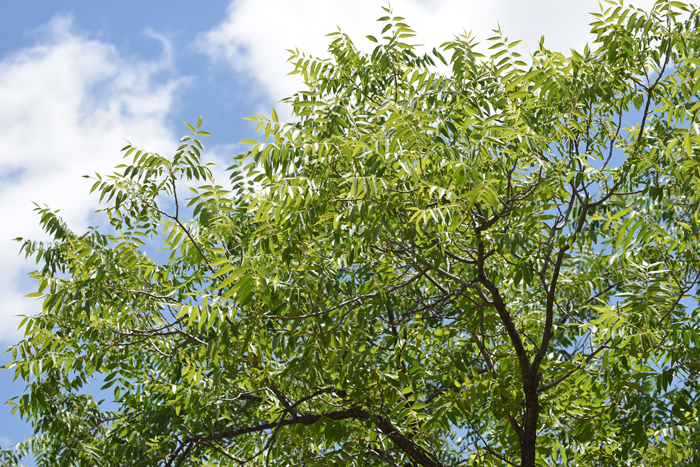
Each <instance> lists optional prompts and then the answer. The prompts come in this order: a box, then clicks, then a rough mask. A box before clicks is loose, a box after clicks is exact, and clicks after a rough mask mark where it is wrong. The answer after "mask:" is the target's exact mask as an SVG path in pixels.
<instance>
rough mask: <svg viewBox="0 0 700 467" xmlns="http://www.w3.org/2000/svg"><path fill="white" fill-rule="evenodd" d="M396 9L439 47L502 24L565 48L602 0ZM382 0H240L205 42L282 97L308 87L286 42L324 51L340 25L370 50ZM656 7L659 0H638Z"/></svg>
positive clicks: (507, 30)
mask: <svg viewBox="0 0 700 467" xmlns="http://www.w3.org/2000/svg"><path fill="white" fill-rule="evenodd" d="M391 3H392V6H393V9H394V12H395V14H397V15H401V16H404V17H406V19H407V23H408V24H409V25H410V26H412V27H413V28H414V29H415V30H416V31H417V32H418V36H417V37H415V38H414V40H415V42H416V43H422V44H425V45H427V46H429V49H430V50H432V47H435V46H439V45H440V44H442V43H443V42H445V41H447V40H450V39H452V38H453V37H454V35H455V34H461V33H462V32H463V31H464V30H466V31H472V32H473V33H474V34H475V35H476V37H477V39H478V40H479V41H482V42H483V41H485V39H487V38H488V37H491V36H493V32H492V29H495V28H497V27H498V25H499V24H500V26H501V29H502V31H503V33H504V34H505V35H506V36H507V37H509V38H510V39H511V40H513V41H514V40H519V39H522V40H523V43H522V44H520V46H519V50H520V51H521V53H522V54H523V55H528V54H529V52H530V51H532V50H534V49H535V48H536V46H537V44H538V42H539V40H540V37H541V36H543V35H544V36H545V43H546V45H547V46H548V47H550V48H552V49H556V50H561V51H568V49H569V48H575V49H582V48H583V46H584V45H585V44H586V42H587V41H589V40H590V39H591V38H590V37H589V35H588V32H589V29H590V27H589V26H588V24H589V23H590V22H591V21H592V17H591V16H590V15H589V14H588V13H589V12H592V11H593V12H597V11H599V9H600V7H599V3H598V1H597V0H576V1H574V0H568V1H567V0H564V1H562V0H522V1H517V2H515V1H512V0H491V1H488V2H486V1H483V0H427V1H426V0H394V1H392V2H391ZM386 4H387V2H380V1H377V0H355V1H353V2H347V1H342V0H303V1H295V2H290V1H288V0H235V1H232V2H231V4H230V5H229V8H228V11H227V14H226V17H225V18H224V20H223V21H222V22H221V23H220V24H219V25H217V26H216V27H214V28H213V29H212V30H210V31H208V32H206V33H205V34H202V35H201V36H200V37H199V39H198V41H197V44H198V47H199V49H200V50H201V51H202V52H204V53H206V54H207V55H209V56H210V57H211V58H212V59H213V60H215V61H217V62H223V63H226V64H228V65H229V66H231V67H232V68H233V69H234V70H236V71H237V72H239V73H247V74H249V75H250V76H251V77H252V78H254V79H256V80H257V81H258V82H259V83H260V84H262V87H263V91H264V92H263V95H264V96H265V97H267V98H268V99H271V100H273V101H277V100H279V99H281V98H283V97H287V96H289V95H291V94H293V93H294V92H295V91H297V90H298V89H299V88H300V87H301V81H300V79H299V77H298V75H295V76H287V73H289V72H290V71H291V67H290V65H289V64H288V63H287V62H286V60H287V58H288V57H289V54H288V52H286V51H285V49H293V48H295V47H298V48H299V50H300V51H303V52H305V53H307V54H312V55H316V56H321V55H323V54H324V52H325V50H326V47H327V45H328V43H329V39H328V38H326V37H324V36H325V34H327V33H330V32H333V30H334V25H338V26H339V27H340V28H341V29H342V30H343V31H344V32H346V33H348V34H350V36H351V37H352V38H353V40H354V42H355V45H356V46H357V47H359V48H360V49H362V50H365V51H369V50H371V49H372V48H373V47H374V44H373V43H372V42H370V41H369V40H367V39H365V36H366V35H367V34H374V35H378V33H379V32H380V27H381V26H379V25H378V24H377V23H376V22H375V20H376V18H378V17H379V16H381V15H382V14H383V11H382V10H381V8H380V7H381V6H382V5H386ZM634 4H635V5H636V6H639V7H646V8H649V7H650V6H651V5H652V4H653V1H652V0H641V1H637V2H634Z"/></svg>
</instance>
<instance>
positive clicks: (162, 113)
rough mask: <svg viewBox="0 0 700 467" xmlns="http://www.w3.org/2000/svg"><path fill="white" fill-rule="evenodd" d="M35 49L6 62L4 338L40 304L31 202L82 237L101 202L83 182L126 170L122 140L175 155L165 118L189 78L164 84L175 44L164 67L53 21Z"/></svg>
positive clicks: (0, 216)
mask: <svg viewBox="0 0 700 467" xmlns="http://www.w3.org/2000/svg"><path fill="white" fill-rule="evenodd" d="M42 32H43V34H42V35H41V36H42V39H41V40H40V41H39V43H37V45H35V46H33V47H30V48H26V49H23V50H20V51H17V52H15V53H13V54H12V55H9V56H7V57H5V58H3V59H2V60H1V61H0V296H1V297H2V302H1V303H0V340H1V341H5V342H11V341H14V340H16V339H18V337H20V334H19V333H18V332H17V331H15V329H16V328H17V325H18V324H19V319H17V318H15V317H14V315H17V314H31V313H35V312H36V311H38V310H39V304H38V303H37V302H33V301H32V300H30V299H25V298H22V295H23V293H26V290H22V289H26V280H25V279H24V275H25V274H26V272H28V271H29V270H31V269H32V264H29V262H28V261H25V260H24V259H23V257H20V256H19V255H18V250H19V244H18V243H16V242H11V241H10V239H12V238H14V237H18V236H22V237H25V238H32V239H38V240H41V239H43V238H44V236H43V235H42V233H41V231H40V229H39V227H38V225H39V224H38V220H39V219H38V217H37V216H36V214H35V213H34V212H33V210H32V208H33V205H32V201H35V202H37V203H46V204H48V205H49V207H51V208H52V209H60V210H61V214H62V215H63V216H64V218H65V219H66V220H67V221H68V223H69V225H70V226H71V227H72V228H74V229H76V230H77V231H82V230H83V229H85V228H86V227H87V225H88V223H89V222H90V217H91V214H92V212H93V211H94V210H95V209H96V208H97V201H98V198H97V197H96V196H89V195H88V192H89V189H90V186H91V184H92V181H90V180H86V179H83V178H81V175H85V174H93V173H94V172H100V173H109V172H111V171H112V169H113V167H114V166H115V165H117V164H119V163H121V161H122V159H121V155H120V152H119V150H120V149H121V148H122V147H123V146H124V144H125V143H124V141H123V140H122V138H129V140H130V141H132V142H133V143H134V144H136V145H138V146H139V147H142V148H144V149H148V150H152V151H158V152H159V153H168V152H170V151H172V149H173V148H174V147H175V145H176V142H177V138H176V137H175V136H174V135H173V134H171V132H170V131H169V130H168V127H167V125H166V122H165V118H166V116H167V115H168V113H169V111H170V110H171V108H172V105H173V99H174V94H175V92H176V91H177V90H178V88H181V87H182V86H183V85H184V84H185V82H186V80H184V79H164V78H161V77H160V76H159V74H163V73H166V72H167V71H168V70H169V67H170V64H169V62H170V57H171V55H172V52H171V49H170V44H169V43H168V41H167V40H166V39H164V38H163V37H161V36H158V35H157V34H155V33H149V34H150V35H151V36H152V37H154V38H155V39H157V40H159V41H160V42H161V43H162V44H163V47H164V52H163V55H162V58H161V59H160V60H157V61H139V60H136V59H132V58H128V57H124V56H122V55H120V54H119V52H118V51H117V50H116V49H115V48H114V47H113V46H111V45H109V44H107V43H104V42H100V41H98V40H93V39H90V38H87V37H84V36H82V35H80V34H77V33H75V32H74V31H73V30H72V25H71V19H70V18H69V17H66V16H57V17H55V18H54V19H53V20H52V21H51V22H50V23H49V24H48V25H47V26H45V28H44V30H43V31H42Z"/></svg>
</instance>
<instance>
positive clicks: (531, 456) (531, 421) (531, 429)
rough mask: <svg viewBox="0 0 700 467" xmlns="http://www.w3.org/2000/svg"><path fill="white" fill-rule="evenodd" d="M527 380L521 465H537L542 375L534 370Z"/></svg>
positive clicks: (521, 441)
mask: <svg viewBox="0 0 700 467" xmlns="http://www.w3.org/2000/svg"><path fill="white" fill-rule="evenodd" d="M534 373H535V374H534V375H531V376H530V378H527V379H528V380H527V381H523V389H524V390H525V424H524V425H523V434H522V438H521V439H520V456H521V457H520V459H521V460H520V467H535V457H536V454H537V449H536V448H537V446H536V444H537V419H538V418H539V415H540V403H539V397H538V395H537V385H538V384H539V379H540V375H539V374H537V372H534Z"/></svg>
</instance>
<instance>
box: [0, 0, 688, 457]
mask: <svg viewBox="0 0 700 467" xmlns="http://www.w3.org/2000/svg"><path fill="white" fill-rule="evenodd" d="M605 8H606V9H604V10H603V11H602V12H601V13H599V14H596V15H594V16H595V21H594V23H593V24H592V28H593V29H592V32H593V34H594V35H595V42H594V45H595V48H594V49H589V48H588V47H586V48H585V49H584V50H583V52H576V51H572V52H571V55H570V56H566V55H563V54H561V53H557V52H553V51H550V50H548V49H547V48H545V47H544V45H543V44H540V46H539V48H538V50H536V51H535V52H534V53H533V54H532V56H531V58H530V59H529V60H528V61H527V62H526V61H523V60H522V58H521V57H520V55H519V54H518V53H517V52H516V51H515V46H516V45H517V43H516V42H508V40H507V39H505V38H504V37H503V35H502V34H501V31H500V30H497V31H496V36H494V37H492V38H491V39H489V44H490V47H489V49H488V50H489V51H490V53H492V55H490V56H488V57H485V56H483V55H481V54H479V53H477V51H476V50H475V47H476V43H475V42H474V39H473V38H472V37H470V36H468V35H465V36H457V37H455V39H454V40H453V41H450V42H447V43H445V44H443V45H442V46H441V47H440V50H438V49H437V48H436V49H433V51H432V53H431V54H428V55H418V54H417V53H416V51H415V49H414V47H413V46H412V45H410V44H409V43H407V42H405V41H406V40H407V39H408V38H410V37H411V36H413V34H414V32H413V31H412V30H411V29H410V27H409V26H408V25H406V23H404V21H405V20H404V19H403V18H400V17H397V16H394V14H393V12H392V11H391V10H389V9H385V10H386V12H387V16H384V17H382V18H380V22H381V24H382V27H383V29H382V31H381V33H380V36H381V37H374V36H368V38H369V40H371V41H373V42H376V43H377V46H376V48H375V49H374V51H373V52H372V53H371V54H365V53H363V52H360V51H358V50H357V49H356V48H355V46H354V45H353V43H352V41H351V40H350V38H349V37H347V36H346V35H344V34H343V33H341V32H337V33H334V34H332V36H333V39H332V41H333V42H332V43H331V45H330V47H329V52H330V58H329V59H318V58H312V57H307V56H305V55H303V54H300V53H299V52H297V51H294V52H292V58H291V62H292V63H293V65H294V73H297V74H299V75H300V76H301V77H302V78H303V80H304V82H305V83H306V90H304V91H301V92H299V93H297V94H295V95H294V96H292V97H291V98H289V99H287V100H286V102H288V103H289V104H290V105H292V107H293V109H294V115H295V117H296V119H295V123H288V124H285V123H281V122H279V119H278V118H277V114H276V113H275V111H274V110H273V111H272V116H271V118H270V119H268V118H266V117H263V116H256V117H251V118H249V120H252V121H255V122H257V124H258V126H257V130H261V131H264V137H263V138H262V140H260V141H258V140H252V139H250V140H246V141H243V143H245V144H250V145H251V146H252V149H251V150H250V151H249V152H247V153H246V154H242V155H241V156H238V157H236V158H235V163H234V165H233V166H231V167H230V168H229V170H230V173H231V178H230V185H229V187H228V188H224V187H223V186H221V185H217V184H216V182H215V181H214V180H213V178H212V175H211V172H210V170H209V169H208V168H207V167H206V166H204V165H202V164H201V162H200V154H201V151H202V150H203V145H202V143H201V142H200V141H199V140H197V139H195V138H196V137H197V136H205V135H207V134H208V133H206V132H204V131H200V130H199V128H200V125H201V118H200V120H199V121H198V122H197V125H196V127H193V126H191V125H188V124H186V125H187V127H188V128H189V129H190V130H191V132H192V133H193V135H192V136H186V137H184V138H183V139H182V144H181V146H180V147H179V148H178V150H177V152H176V154H175V155H174V156H173V157H172V158H170V159H169V158H164V157H161V156H159V155H158V154H153V153H149V152H145V151H142V150H139V149H137V148H135V147H133V146H131V145H127V146H126V147H125V148H124V150H123V151H124V153H125V157H126V158H127V159H128V160H129V162H128V164H126V165H123V166H120V167H119V170H118V171H117V172H115V173H114V174H113V175H110V176H99V175H98V176H97V180H96V182H95V185H94V187H93V191H96V192H98V193H99V194H100V199H102V200H105V201H106V202H108V204H107V207H106V208H105V209H104V210H103V212H104V213H105V215H107V216H109V219H110V220H111V223H112V226H113V232H112V233H111V234H106V233H103V232H99V231H98V230H90V231H89V232H88V233H86V234H82V235H79V234H77V233H74V232H73V231H71V230H70V229H69V228H68V227H67V226H66V225H64V223H63V222H62V221H61V219H60V218H59V217H58V216H57V215H56V214H55V213H53V212H52V211H50V210H49V209H44V208H38V210H39V212H40V214H41V223H42V225H43V226H44V228H45V229H46V230H47V232H49V233H51V234H52V235H53V237H54V241H53V242H52V243H50V244H38V243H33V242H29V241H27V242H24V243H23V249H24V251H25V252H26V254H27V255H28V256H34V257H35V258H36V260H37V262H39V263H40V264H41V269H40V270H38V271H37V272H36V273H34V277H35V278H36V279H37V281H38V284H39V285H38V291H37V292H36V293H35V294H32V296H36V297H39V298H41V300H42V301H43V311H42V313H41V314H39V315H37V316H32V317H28V318H26V320H25V324H26V327H25V329H26V335H25V338H24V340H23V341H22V342H20V343H19V344H17V345H15V346H13V347H12V349H11V351H12V355H13V359H14V363H13V365H14V366H15V372H16V375H17V377H19V378H22V379H24V380H25V381H27V382H28V384H29V386H28V392H27V394H25V395H23V396H21V397H19V398H17V399H15V400H14V401H13V402H12V403H13V404H14V405H15V408H16V410H18V411H19V412H20V414H21V415H22V416H23V417H25V418H26V419H29V420H31V421H32V423H33V424H34V427H35V431H36V433H37V436H36V437H35V438H33V440H31V442H30V444H31V446H30V445H29V444H28V445H25V446H24V449H25V450H26V449H31V450H33V451H34V452H35V453H36V456H37V459H38V464H39V465H40V466H68V465H77V466H98V465H115V466H116V465H120V466H121V465H133V466H151V465H166V466H175V465H178V466H180V465H231V466H234V465H279V466H283V465H309V466H322V465H330V466H338V465H357V466H374V465H377V466H379V465H394V466H395V465H421V466H447V465H457V464H460V463H461V464H464V465H469V466H477V465H478V466H501V465H520V466H535V465H539V466H552V465H569V466H596V465H600V466H609V465H664V464H665V465H697V463H698V462H700V458H698V454H697V453H698V452H699V450H700V426H699V425H698V417H699V416H700V413H699V412H698V410H699V409H698V407H700V400H699V397H700V393H699V392H698V385H699V384H700V381H698V377H697V374H698V371H699V370H700V350H699V349H700V334H699V333H698V329H699V328H698V326H699V324H700V322H699V317H698V310H697V309H692V308H691V307H692V306H694V302H693V300H695V299H696V297H697V288H698V280H700V258H698V254H697V252H698V248H699V247H700V245H698V239H699V238H700V230H699V229H700V220H699V219H698V204H699V202H700V193H699V191H698V188H699V185H698V183H699V181H700V122H699V121H698V110H699V109H700V99H699V96H700V93H699V91H700V69H699V68H698V64H700V56H699V48H700V36H699V35H698V31H699V30H700V28H699V27H698V26H699V25H698V22H699V18H700V17H699V15H698V10H697V9H696V7H694V6H687V5H685V4H683V3H680V2H667V1H659V2H657V3H656V4H655V5H654V7H653V9H652V10H651V11H650V12H644V11H641V10H637V9H635V8H632V7H630V8H626V7H622V6H621V5H618V4H617V3H611V4H610V5H607V6H606V7H605ZM681 14H683V16H682V18H685V19H682V18H681V16H680V15H681ZM437 62H440V63H443V64H444V65H446V66H447V67H449V70H450V71H449V73H447V74H441V73H439V72H438V71H437V68H436V63H437ZM528 63H529V64H528ZM629 120H632V121H634V122H636V123H627V122H628V121H629ZM184 185H188V186H191V187H190V188H189V189H190V190H191V192H192V195H191V197H190V198H189V199H187V200H184V199H183V198H182V195H181V194H180V192H179V191H178V190H179V189H181V188H182V187H183V186H184ZM161 242H162V244H161ZM156 244H157V245H156ZM154 245H156V246H158V247H162V249H161V250H160V251H161V253H158V254H153V255H149V254H148V251H152V250H153V248H154ZM147 247H148V248H147ZM88 384H91V385H92V386H90V387H93V388H94V387H95V386H97V387H101V391H95V390H94V389H93V391H92V393H91V392H88V391H87V389H88ZM96 394H97V395H99V396H98V397H108V399H110V400H108V401H101V400H97V399H96V398H95V397H93V396H95V395H96ZM12 455H14V454H12V453H9V454H8V456H10V457H11V456H12ZM10 457H8V459H10ZM15 461H16V459H15ZM11 462H13V461H12V460H8V463H11Z"/></svg>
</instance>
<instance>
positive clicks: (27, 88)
mask: <svg viewBox="0 0 700 467" xmlns="http://www.w3.org/2000/svg"><path fill="white" fill-rule="evenodd" d="M631 3H632V4H633V5H635V6H638V7H642V8H649V7H650V6H651V4H652V3H653V2H652V1H651V0H638V1H633V2H631ZM387 4H388V3H387V2H386V1H378V0H354V1H353V2H349V1H347V0H345V1H341V0H233V1H225V0H208V1H207V2H179V1H172V0H171V1H164V0H150V1H148V2H143V1H140V2H136V1H133V0H122V1H120V2H95V1H85V0H83V1H78V0H75V1H62V0H53V1H50V2H48V1H38V0H23V1H22V2H16V1H15V2H10V1H9V0H0V8H1V9H0V12H1V14H0V352H2V351H4V350H5V349H6V348H7V347H8V346H9V345H11V344H13V343H16V342H17V341H18V340H19V339H21V337H22V333H21V330H17V327H18V325H19V322H20V318H19V317H18V315H30V314H34V313H37V312H38V311H39V310H40V306H41V305H40V303H38V302H37V301H35V300H33V299H29V298H25V297H24V295H26V294H27V293H29V292H32V291H33V286H34V284H33V282H32V281H31V280H29V279H28V278H27V273H28V272H30V271H31V270H32V269H33V268H34V267H35V265H34V264H33V263H32V262H30V261H27V260H26V259H24V258H23V257H22V256H20V255H19V254H18V253H19V246H20V244H19V243H17V242H14V241H12V239H13V238H16V237H23V238H30V239H33V240H45V239H46V237H45V236H44V235H43V234H42V232H41V229H40V228H39V223H38V217H37V215H36V213H34V212H33V208H34V204H33V203H37V204H39V205H42V206H43V205H47V206H49V207H50V208H52V209H55V210H60V212H61V214H62V216H63V217H64V219H65V220H66V221H67V223H68V225H69V226H70V227H71V228H72V229H73V230H74V231H76V232H82V231H84V230H85V229H86V228H87V227H88V226H99V225H102V224H103V222H104V221H103V219H102V218H101V217H99V216H98V215H96V214H94V211H95V210H96V209H98V207H99V204H98V198H97V196H90V195H89V190H90V186H91V184H92V182H91V181H90V180H86V179H85V178H82V177H81V176H82V175H92V174H94V173H95V172H98V173H103V174H104V173H109V172H111V170H112V168H113V167H114V166H115V165H117V164H119V163H121V156H120V152H119V151H120V149H121V148H122V147H123V146H124V145H125V144H126V143H125V142H124V140H128V141H130V142H131V143H133V144H134V145H136V146H137V147H140V148H143V149H146V150H148V151H152V152H158V153H159V154H161V155H168V154H170V153H172V152H173V149H174V148H175V147H176V146H177V141H178V140H179V138H180V137H181V136H182V135H184V134H185V133H186V132H187V131H186V128H185V127H184V125H183V124H182V122H183V121H187V122H191V123H192V122H196V120H197V119H198V118H199V116H200V115H202V116H203V117H204V123H203V129H205V130H207V131H210V132H212V133H213V136H211V137H208V138H207V139H206V140H205V141H204V143H205V145H206V147H207V150H206V152H205V156H206V157H205V158H206V160H207V161H211V162H215V163H216V164H217V165H218V167H220V168H221V169H220V170H217V171H215V174H219V177H218V181H219V183H220V184H222V185H224V184H225V182H226V178H225V174H224V172H223V168H224V167H226V166H228V165H230V163H229V162H230V160H231V156H234V155H237V154H239V153H242V152H244V150H245V149H244V148H243V147H239V146H238V145H237V143H238V142H239V141H241V140H243V139H246V138H251V137H252V138H255V134H254V129H255V128H254V124H252V123H251V122H247V121H244V120H242V118H243V117H245V116H249V115H253V114H255V113H261V114H265V115H269V114H270V111H271V109H272V107H273V106H274V107H275V108H276V109H277V112H278V114H279V115H280V117H281V118H288V117H289V109H286V108H285V107H284V106H281V105H280V104H278V102H279V101H280V100H281V99H283V98H284V97H288V96H290V95H291V94H293V93H294V92H295V91H297V90H300V89H302V88H303V83H302V82H301V80H300V78H299V77H298V76H299V75H295V76H288V75H287V73H289V72H290V71H291V65H290V64H289V63H288V62H287V58H288V52H286V49H294V48H298V49H299V50H300V51H303V52H305V53H307V54H311V55H317V56H319V55H321V56H322V55H323V54H324V53H325V49H326V47H327V45H328V43H329V42H330V40H329V38H327V37H325V35H326V34H328V33H330V32H334V31H336V30H337V28H340V29H341V30H342V31H344V32H346V33H348V34H350V36H351V37H352V38H353V41H354V43H355V45H356V46H357V47H358V48H360V49H362V50H365V51H371V49H372V47H373V45H374V44H373V43H372V42H370V41H369V40H367V39H366V38H365V36H366V35H368V34H374V35H378V33H379V32H380V31H381V29H380V27H381V26H380V23H377V22H376V19H377V18H378V17H380V16H383V11H382V10H381V7H382V6H387ZM391 6H392V8H393V10H394V13H395V14H397V15H400V16H404V17H405V18H406V22H407V23H408V24H409V25H411V26H412V27H413V28H414V29H415V30H416V31H417V33H418V35H417V37H415V38H414V39H415V42H416V43H420V44H425V50H432V48H433V47H436V46H439V45H440V44H442V43H443V42H445V41H447V40H450V39H451V38H452V37H453V36H454V35H455V34H461V33H463V32H464V31H471V32H473V34H474V35H475V36H476V38H477V40H479V41H485V39H486V38H488V37H491V36H492V35H493V33H492V29H494V28H497V27H498V26H499V25H500V27H501V30H502V31H503V33H504V34H505V35H506V36H507V37H508V38H509V39H511V40H513V41H514V40H518V39H522V40H523V42H522V43H521V44H520V45H519V46H518V50H519V52H520V53H521V54H522V55H523V56H525V57H527V56H528V55H529V52H530V51H533V50H535V47H536V45H537V43H538V42H539V40H540V37H541V36H543V35H544V36H545V45H546V46H547V47H549V48H551V49H555V50H560V51H562V52H568V50H569V49H570V48H574V49H577V50H581V49H583V47H584V45H585V44H586V43H587V42H589V41H590V40H591V37H590V36H589V35H588V30H589V26H588V24H589V23H590V22H591V21H592V18H591V17H590V16H589V15H588V13H589V12H592V11H599V9H600V7H599V4H598V1H597V0H490V1H488V2H487V1H483V0H481V1H476V0H394V1H392V2H391ZM8 361H9V356H8V355H7V354H5V355H3V356H1V357H0V364H3V363H6V362H8ZM12 377H13V374H12V371H2V370H0V402H4V401H5V400H7V399H8V398H10V397H12V396H16V395H21V394H22V393H23V391H24V385H23V384H22V383H20V382H13V381H12ZM30 434H31V429H30V427H29V426H27V425H26V424H25V423H24V422H23V421H22V420H20V419H19V417H17V416H14V417H13V416H11V415H10V409H9V407H8V406H3V405H0V446H2V447H5V448H6V447H8V446H10V445H12V444H15V443H17V442H19V441H21V440H23V439H24V438H26V437H27V436H28V435H30ZM28 465H30V466H31V465H33V464H32V463H31V461H29V462H28Z"/></svg>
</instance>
